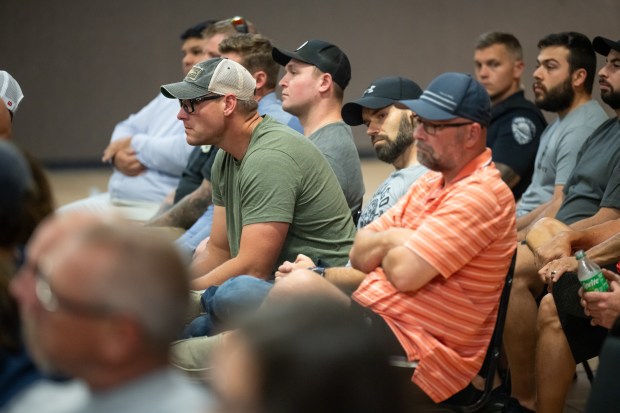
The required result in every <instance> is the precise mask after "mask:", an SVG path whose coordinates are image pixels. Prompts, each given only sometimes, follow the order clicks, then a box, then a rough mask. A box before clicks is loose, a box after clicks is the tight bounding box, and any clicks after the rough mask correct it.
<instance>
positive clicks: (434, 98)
mask: <svg viewBox="0 0 620 413" xmlns="http://www.w3.org/2000/svg"><path fill="white" fill-rule="evenodd" d="M421 99H424V100H427V101H429V102H431V103H433V104H435V105H436V106H439V107H441V108H444V109H446V110H448V111H453V110H454V109H456V102H455V101H454V98H453V97H452V96H450V95H448V94H447V93H443V92H439V93H434V92H431V91H430V90H425V91H424V93H423V94H422V97H421Z"/></svg>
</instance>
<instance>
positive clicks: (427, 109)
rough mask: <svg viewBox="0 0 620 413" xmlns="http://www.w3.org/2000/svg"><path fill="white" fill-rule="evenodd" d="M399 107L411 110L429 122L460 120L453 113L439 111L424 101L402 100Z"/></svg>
mask: <svg viewBox="0 0 620 413" xmlns="http://www.w3.org/2000/svg"><path fill="white" fill-rule="evenodd" d="M397 106H400V107H406V108H408V109H411V110H412V111H414V112H415V113H416V115H418V116H419V117H421V118H423V119H428V120H451V119H456V118H458V116H456V115H454V114H453V113H450V112H447V111H445V110H442V109H439V108H438V107H437V106H434V105H431V104H430V103H428V102H426V101H424V100H422V99H414V100H401V101H399V102H398V105H397Z"/></svg>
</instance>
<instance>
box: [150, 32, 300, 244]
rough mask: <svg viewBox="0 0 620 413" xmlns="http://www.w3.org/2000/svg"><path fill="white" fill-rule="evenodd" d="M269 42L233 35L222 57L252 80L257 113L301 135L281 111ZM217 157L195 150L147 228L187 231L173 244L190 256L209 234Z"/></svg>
mask: <svg viewBox="0 0 620 413" xmlns="http://www.w3.org/2000/svg"><path fill="white" fill-rule="evenodd" d="M272 49H273V45H272V43H271V41H270V40H269V39H268V38H266V37H265V36H262V35H260V34H249V33H245V34H236V35H234V36H230V37H227V38H225V39H224V40H222V42H221V43H220V45H219V52H220V54H221V55H222V57H225V58H228V59H232V60H234V61H236V62H237V63H239V64H241V65H243V67H245V68H246V69H248V71H249V72H250V73H251V74H252V77H254V79H255V80H256V90H255V92H254V100H256V101H257V102H258V113H259V114H260V115H269V116H271V117H273V118H274V119H275V120H277V121H278V122H281V123H283V124H285V125H289V126H291V127H292V128H294V129H295V128H297V129H296V130H298V131H299V132H301V131H302V129H301V125H299V120H298V119H297V118H296V117H294V116H293V115H291V114H290V113H287V112H285V111H284V110H282V102H281V101H280V100H279V99H278V98H277V97H276V94H275V88H276V82H277V77H278V70H279V68H280V66H279V65H278V64H277V63H276V62H275V61H274V60H273V59H272V57H271V51H272ZM216 153H217V147H215V146H209V145H207V146H200V147H197V148H195V149H194V150H193V151H192V153H191V155H190V159H189V161H188V164H187V167H186V168H185V171H183V176H182V177H181V181H180V182H179V186H178V187H177V190H176V192H175V195H174V206H173V207H172V208H171V209H169V210H167V211H166V212H164V213H163V214H161V215H160V216H158V217H156V218H155V219H153V220H151V221H150V222H149V223H148V225H151V226H173V227H175V226H176V227H181V228H184V229H186V230H187V231H186V232H185V233H184V234H183V235H182V236H181V237H180V238H179V239H178V240H177V244H178V245H179V246H180V247H181V248H182V249H183V250H184V251H186V252H188V253H193V252H194V250H195V249H196V247H197V246H198V244H199V243H200V242H201V241H202V240H203V239H205V238H207V237H208V236H209V235H210V233H211V224H212V221H213V204H212V202H211V193H212V186H211V167H212V166H213V161H214V159H215V155H216Z"/></svg>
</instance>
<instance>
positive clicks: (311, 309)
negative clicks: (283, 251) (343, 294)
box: [212, 297, 402, 413]
mask: <svg viewBox="0 0 620 413" xmlns="http://www.w3.org/2000/svg"><path fill="white" fill-rule="evenodd" d="M233 334H234V335H232V336H231V337H230V340H229V341H228V343H230V344H229V345H227V346H226V347H225V348H222V349H221V350H220V352H219V354H218V355H217V357H216V360H215V364H214V369H213V377H212V378H213V384H214V386H215V389H216V391H217V392H218V393H219V394H220V396H221V397H222V402H223V404H224V409H226V408H228V409H231V411H232V410H235V411H237V410H236V409H239V411H254V412H269V413H279V412H282V413H284V412H291V411H295V412H299V413H305V412H308V413H310V412H313V413H314V412H356V413H360V412H362V413H365V412H368V413H370V412H398V411H402V399H401V396H400V393H399V390H398V389H400V388H401V387H400V386H399V385H398V384H397V383H395V379H394V376H393V374H392V372H391V370H390V367H389V365H388V355H387V353H386V351H385V349H384V348H383V346H382V345H381V343H380V340H379V339H378V338H377V337H375V336H374V335H373V333H372V332H371V331H370V329H368V328H367V327H366V326H365V325H364V324H363V323H362V321H361V320H359V319H357V318H354V317H352V316H351V315H350V314H349V310H348V308H345V307H343V306H342V304H340V303H337V302H334V301H332V300H329V299H325V298H321V297H307V298H302V299H301V300H300V299H296V300H295V301H285V302H282V303H280V302H278V303H271V304H270V305H269V306H265V307H263V308H262V309H261V310H260V311H259V312H258V313H257V315H256V316H255V317H254V318H252V319H251V320H249V321H247V322H246V323H245V325H244V326H243V327H242V328H241V329H240V330H239V331H237V332H235V333H233Z"/></svg>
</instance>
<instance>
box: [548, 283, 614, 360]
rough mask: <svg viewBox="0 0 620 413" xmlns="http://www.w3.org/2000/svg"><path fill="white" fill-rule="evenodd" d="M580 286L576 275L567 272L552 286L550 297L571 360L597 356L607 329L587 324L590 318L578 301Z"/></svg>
mask: <svg viewBox="0 0 620 413" xmlns="http://www.w3.org/2000/svg"><path fill="white" fill-rule="evenodd" d="M580 287H581V284H580V283H579V280H578V279H577V274H575V273H571V272H568V273H566V274H564V275H563V276H562V277H560V279H559V280H558V281H557V282H556V283H555V284H554V285H553V300H554V301H555V306H556V308H557V310H558V316H559V317H560V323H562V329H563V330H564V334H565V335H566V339H567V340H568V345H569V346H570V350H571V353H573V358H574V359H575V363H581V362H583V361H586V360H589V359H591V358H593V357H596V356H598V354H599V353H600V351H601V347H602V345H603V341H604V340H605V338H606V337H607V332H608V330H607V329H606V328H604V327H601V326H593V325H591V324H590V320H591V318H590V317H588V316H587V315H585V313H584V312H583V307H582V306H581V304H580V303H579V293H578V292H579V288H580Z"/></svg>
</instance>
